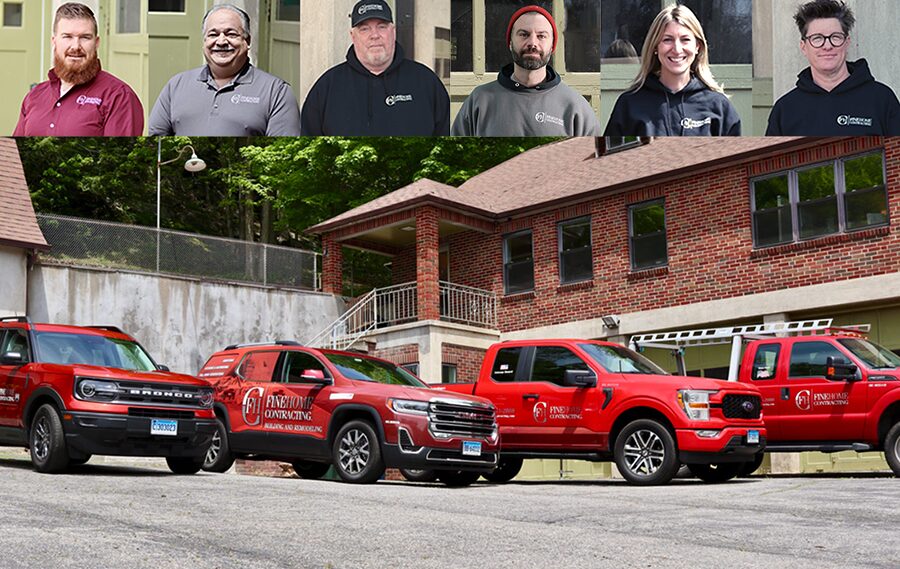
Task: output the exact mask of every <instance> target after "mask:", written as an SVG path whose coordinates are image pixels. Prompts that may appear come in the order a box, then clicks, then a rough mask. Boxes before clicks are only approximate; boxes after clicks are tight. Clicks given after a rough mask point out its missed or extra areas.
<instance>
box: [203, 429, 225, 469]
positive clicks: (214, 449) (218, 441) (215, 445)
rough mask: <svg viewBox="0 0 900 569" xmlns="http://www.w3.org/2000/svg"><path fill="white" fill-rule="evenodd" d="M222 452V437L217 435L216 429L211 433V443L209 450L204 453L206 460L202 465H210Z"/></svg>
mask: <svg viewBox="0 0 900 569" xmlns="http://www.w3.org/2000/svg"><path fill="white" fill-rule="evenodd" d="M220 452H222V437H221V435H219V430H218V429H216V432H215V433H213V436H212V443H210V445H209V450H208V451H206V459H205V460H204V461H203V463H204V464H212V463H214V462H215V461H216V459H218V458H219V453H220Z"/></svg>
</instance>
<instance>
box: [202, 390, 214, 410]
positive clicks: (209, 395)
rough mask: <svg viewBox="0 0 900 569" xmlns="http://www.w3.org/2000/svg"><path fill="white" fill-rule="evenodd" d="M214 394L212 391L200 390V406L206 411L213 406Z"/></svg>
mask: <svg viewBox="0 0 900 569" xmlns="http://www.w3.org/2000/svg"><path fill="white" fill-rule="evenodd" d="M213 395H214V392H213V390H212V389H201V390H200V406H201V407H203V408H204V409H210V408H212V406H213V399H214V396H213Z"/></svg>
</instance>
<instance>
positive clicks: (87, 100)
mask: <svg viewBox="0 0 900 569" xmlns="http://www.w3.org/2000/svg"><path fill="white" fill-rule="evenodd" d="M75 102H76V103H78V104H79V105H97V106H98V107H99V106H100V104H101V103H102V102H103V99H101V98H100V97H88V96H86V95H81V96H80V97H78V98H77V99H75Z"/></svg>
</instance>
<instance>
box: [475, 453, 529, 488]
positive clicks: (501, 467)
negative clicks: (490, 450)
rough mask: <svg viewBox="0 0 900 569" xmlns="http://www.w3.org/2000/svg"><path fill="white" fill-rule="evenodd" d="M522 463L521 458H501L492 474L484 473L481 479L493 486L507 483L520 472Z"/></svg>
mask: <svg viewBox="0 0 900 569" xmlns="http://www.w3.org/2000/svg"><path fill="white" fill-rule="evenodd" d="M522 462H523V461H522V459H521V458H501V459H500V462H499V464H497V468H495V469H494V471H493V472H485V473H483V474H482V475H481V477H482V478H484V479H485V480H487V481H488V482H494V483H495V484H503V483H504V482H509V481H510V480H512V479H513V478H515V477H516V475H517V474H518V473H519V471H520V470H522Z"/></svg>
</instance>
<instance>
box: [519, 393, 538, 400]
mask: <svg viewBox="0 0 900 569" xmlns="http://www.w3.org/2000/svg"><path fill="white" fill-rule="evenodd" d="M540 398H541V396H540V395H538V394H537V393H526V394H525V395H523V396H522V399H524V400H525V401H528V400H529V399H534V400H535V401H537V400H538V399H540Z"/></svg>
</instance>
